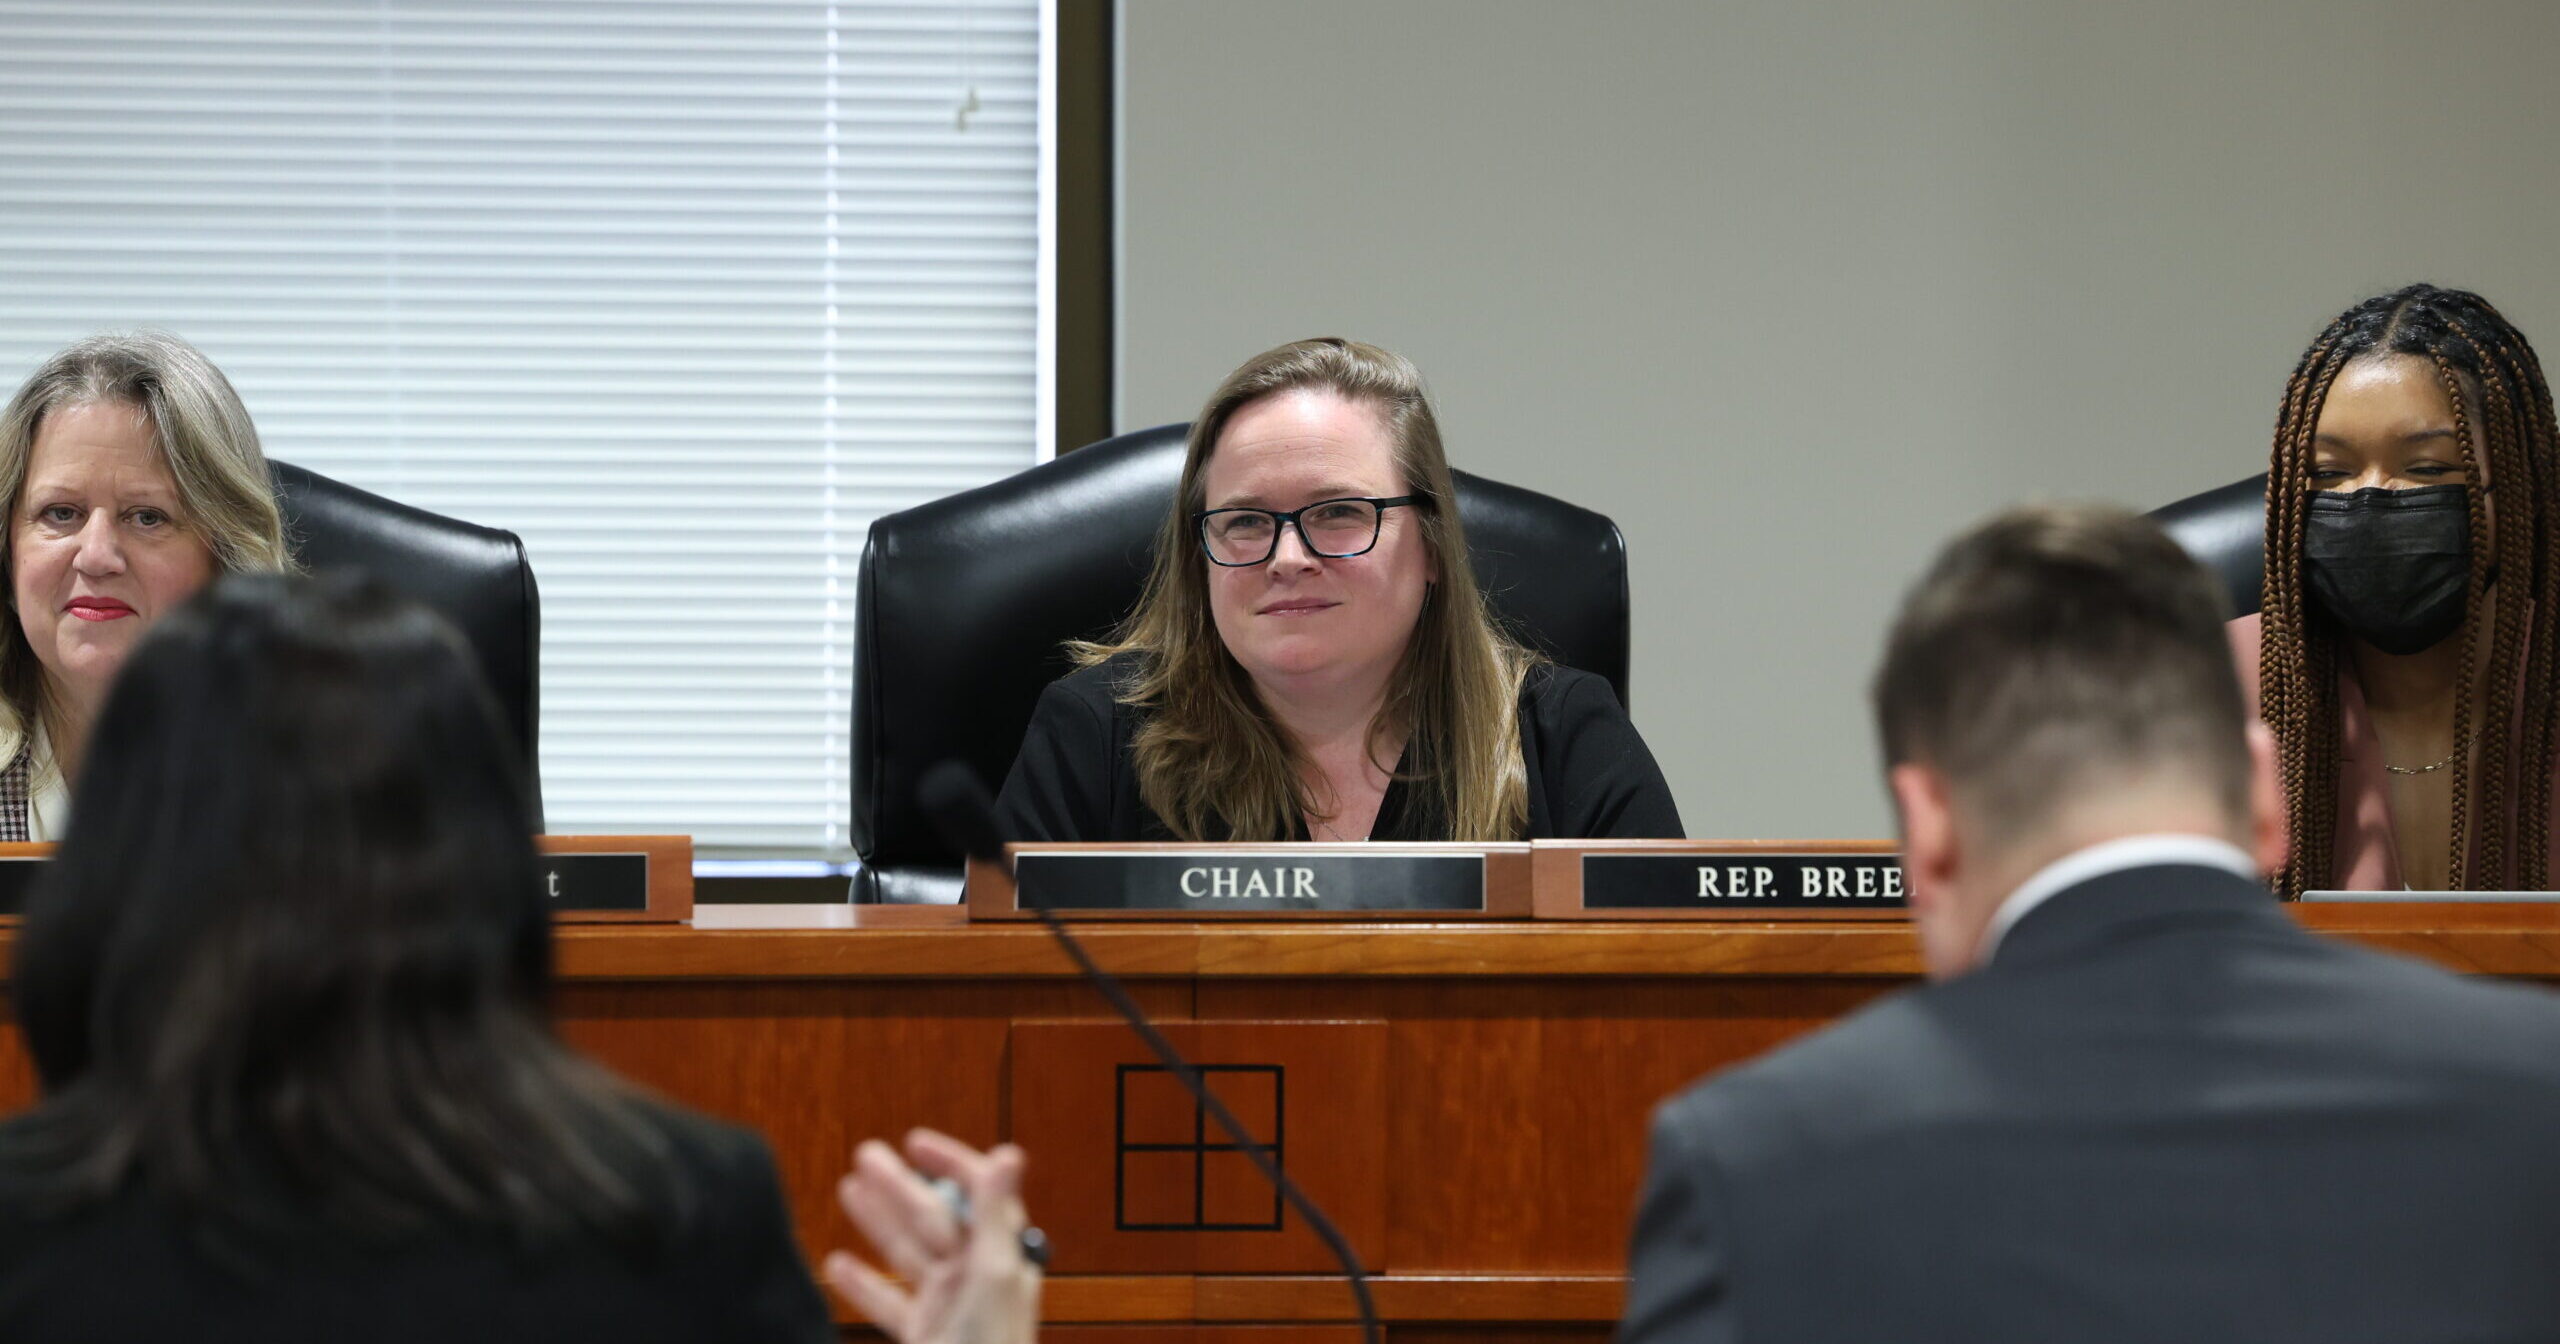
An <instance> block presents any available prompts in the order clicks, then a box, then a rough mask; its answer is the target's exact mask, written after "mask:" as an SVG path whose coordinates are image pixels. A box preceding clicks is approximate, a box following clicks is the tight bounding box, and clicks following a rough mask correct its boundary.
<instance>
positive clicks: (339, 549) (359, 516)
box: [267, 461, 542, 831]
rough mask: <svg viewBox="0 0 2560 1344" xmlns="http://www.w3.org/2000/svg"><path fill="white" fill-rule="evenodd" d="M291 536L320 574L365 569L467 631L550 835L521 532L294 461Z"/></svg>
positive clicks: (286, 501) (536, 638)
mask: <svg viewBox="0 0 2560 1344" xmlns="http://www.w3.org/2000/svg"><path fill="white" fill-rule="evenodd" d="M267 465H268V471H269V474H271V475H272V476H273V477H274V478H275V483H276V502H277V503H278V504H279V505H280V506H281V507H282V508H283V510H284V534H285V540H286V543H287V544H288V545H290V546H291V547H292V549H293V554H294V556H295V558H297V559H299V560H300V561H302V563H303V566H304V567H305V568H307V569H311V570H314V571H319V570H331V569H356V570H361V571H363V572H364V573H366V574H369V575H371V576H373V577H374V578H375V579H377V580H379V581H381V582H382V583H383V584H385V585H386V586H388V587H389V588H390V589H391V590H392V591H394V592H396V593H399V594H400V595H402V596H403V597H407V598H410V599H412V600H415V601H418V602H422V603H424V604H426V605H427V606H428V607H430V608H433V609H434V610H435V611H436V612H437V613H438V614H439V615H442V616H443V617H444V618H445V619H446V620H449V621H451V622H453V623H454V625H455V627H456V628H458V629H460V630H461V631H462V637H463V638H464V639H466V640H468V641H469V642H470V644H471V651H472V652H473V653H474V654H476V655H477V656H478V658H479V660H480V671H481V674H482V675H484V676H486V677H487V678H488V679H489V689H490V690H491V691H493V692H495V693H496V695H497V698H498V708H499V710H500V712H501V713H502V715H503V716H504V718H505V719H506V724H507V727H508V728H509V729H510V730H512V731H513V733H514V735H515V742H516V746H517V747H518V749H519V750H521V751H522V753H523V757H524V778H525V785H526V792H527V793H528V794H529V795H530V796H531V798H532V799H533V827H534V829H535V830H537V831H539V830H541V829H542V769H541V761H540V758H539V756H538V754H537V752H536V744H537V742H538V741H539V739H538V738H537V737H536V735H535V734H536V729H537V726H538V724H539V718H540V707H541V690H542V674H541V668H542V600H541V597H540V596H539V595H538V594H537V593H536V592H535V591H534V586H533V566H532V565H531V564H530V563H528V562H527V561H526V559H525V555H524V542H523V541H522V540H521V539H520V538H518V537H517V536H516V534H515V533H513V532H503V531H500V530H498V529H497V528H494V527H480V526H477V525H475V524H471V523H466V522H462V521H460V520H458V519H453V518H447V517H444V516H442V515H440V514H433V513H429V512H427V511H426V510H424V509H413V508H411V507H409V506H408V505H406V504H401V503H398V502H396V501H393V500H388V499H384V498H383V497H382V496H380V495H376V494H371V493H368V492H366V491H363V490H358V489H357V488H355V487H354V486H352V485H348V484H346V483H345V482H343V481H333V480H331V479H329V478H328V477H326V476H323V475H321V474H320V473H318V472H316V471H307V470H305V469H303V468H301V467H297V466H294V465H292V464H290V463H286V462H273V461H271V462H269V463H268V464H267Z"/></svg>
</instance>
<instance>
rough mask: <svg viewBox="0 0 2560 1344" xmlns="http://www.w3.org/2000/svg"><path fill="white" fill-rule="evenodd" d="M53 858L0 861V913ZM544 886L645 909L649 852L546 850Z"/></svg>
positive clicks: (570, 905) (9, 911) (589, 906)
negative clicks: (587, 852)
mask: <svg viewBox="0 0 2560 1344" xmlns="http://www.w3.org/2000/svg"><path fill="white" fill-rule="evenodd" d="M49 862H51V860H49V859H0V915H21V914H25V913H26V909H27V893H28V891H30V890H31V889H32V888H33V887H34V886H35V880H36V875H37V874H38V873H41V872H42V871H44V865H45V864H47V863H49ZM541 864H542V888H543V891H544V892H545V894H547V895H548V896H549V897H550V898H551V908H552V909H554V910H646V909H648V908H649V856H648V855H646V854H640V853H631V854H545V855H542V856H541Z"/></svg>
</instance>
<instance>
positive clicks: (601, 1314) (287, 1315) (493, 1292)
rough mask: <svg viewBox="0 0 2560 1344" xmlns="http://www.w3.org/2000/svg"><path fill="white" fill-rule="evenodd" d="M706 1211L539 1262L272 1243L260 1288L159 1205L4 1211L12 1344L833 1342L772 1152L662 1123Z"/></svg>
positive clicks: (682, 1123) (499, 1253) (504, 1254)
mask: <svg viewBox="0 0 2560 1344" xmlns="http://www.w3.org/2000/svg"><path fill="white" fill-rule="evenodd" d="M668 1132H669V1134H670V1135H671V1137H672V1139H673V1141H674V1151H675V1153H676V1154H677V1160H679V1161H681V1162H682V1163H684V1165H685V1166H686V1168H687V1169H688V1170H689V1171H691V1172H692V1173H693V1174H694V1176H695V1181H694V1189H695V1190H696V1192H697V1193H696V1200H697V1202H698V1204H699V1206H700V1207H699V1209H698V1210H697V1211H696V1213H695V1215H694V1216H693V1217H691V1218H690V1219H687V1220H684V1221H683V1222H682V1223H681V1224H680V1225H678V1226H677V1227H676V1228H675V1229H674V1236H673V1238H672V1240H671V1241H670V1243H669V1244H668V1245H667V1246H666V1247H665V1248H664V1249H663V1251H661V1252H660V1253H657V1254H654V1255H650V1256H647V1257H644V1258H642V1259H639V1260H636V1261H635V1260H631V1259H624V1258H620V1257H618V1256H616V1255H614V1254H612V1253H610V1252H608V1251H607V1250H606V1249H604V1248H603V1247H601V1246H587V1247H569V1248H564V1249H560V1250H555V1251H551V1252H548V1253H544V1254H540V1255H532V1254H526V1253H521V1252H517V1251H514V1250H512V1249H510V1248H508V1247H506V1246H503V1245H497V1244H490V1243H487V1242H475V1241H462V1240H445V1241H438V1242H428V1243H414V1244H404V1245H402V1246H400V1247H399V1248H397V1249H382V1250H372V1251H367V1250H358V1249H352V1248H350V1247H348V1246H346V1245H344V1244H341V1243H339V1242H336V1241H334V1240H330V1239H321V1238H313V1239H310V1240H308V1241H295V1242H292V1243H289V1244H286V1245H283V1246H280V1247H270V1248H268V1250H267V1251H266V1252H265V1253H264V1254H262V1255H261V1256H260V1258H259V1261H258V1263H259V1264H261V1265H265V1266H271V1268H268V1269H265V1270H263V1271H261V1272H260V1273H259V1275H258V1276H257V1277H243V1276H242V1273H241V1272H240V1271H238V1270H237V1269H234V1268H230V1267H226V1266H224V1265H221V1264H218V1263H216V1262H215V1260H214V1259H213V1258H212V1257H210V1256H208V1255H207V1254H206V1252H205V1250H204V1248H203V1247H202V1245H201V1244H200V1242H199V1241H198V1240H197V1238H196V1237H195V1236H194V1235H192V1234H191V1233H190V1232H189V1231H188V1230H187V1229H186V1228H185V1227H184V1226H183V1225H182V1224H181V1222H180V1220H179V1219H178V1218H176V1217H175V1216H174V1215H172V1214H171V1213H170V1212H169V1211H168V1210H167V1209H166V1208H165V1207H160V1206H156V1205H154V1204H153V1203H152V1202H151V1201H149V1200H147V1199H145V1198H143V1197H141V1196H138V1195H130V1194H128V1195H126V1196H124V1197H121V1198H118V1199H116V1200H114V1201H112V1202H110V1203H108V1204H106V1205H103V1206H99V1207H95V1208H91V1209H88V1210H86V1211H84V1212H81V1213H79V1214H75V1215H71V1216H64V1217H53V1218H40V1217H37V1216H34V1215H33V1214H32V1213H30V1211H28V1210H27V1209H25V1208H22V1207H7V1208H0V1339H5V1340H7V1341H9V1344H75V1342H77V1344H90V1342H91V1341H95V1342H96V1344H107V1341H126V1340H167V1339H185V1340H192V1341H196V1342H197V1344H234V1342H235V1341H236V1344H296V1342H297V1341H311V1344H324V1342H325V1344H342V1342H343V1341H348V1340H363V1341H366V1344H409V1342H410V1341H416V1344H455V1342H456V1341H461V1342H462V1344H510V1342H511V1341H518V1340H521V1341H524V1342H525V1344H566V1342H568V1341H589V1340H592V1341H597V1342H598V1344H644V1342H650V1341H664V1344H699V1341H703V1340H720V1341H723V1342H724V1344H726V1342H727V1341H738V1342H739V1344H763V1342H766V1341H771V1342H772V1344H784V1342H786V1341H787V1342H788V1344H820V1342H821V1341H826V1342H827V1344H832V1342H833V1341H834V1340H835V1338H836V1331H835V1328H834V1326H833V1325H832V1324H831V1323H830V1322H829V1320H828V1317H827V1309H826V1304H825V1303H824V1302H823V1301H822V1300H821V1299H820V1298H819V1296H818V1290H817V1285H816V1283H815V1282H814V1281H813V1280H812V1279H811V1278H810V1276H809V1270H808V1267H807V1266H806V1265H805V1264H804V1263H802V1261H801V1259H800V1252H799V1249H798V1248H797V1247H796V1246H795V1245H794V1244H793V1242H792V1239H791V1219H790V1215H789V1214H788V1213H787V1212H786V1211H785V1210H784V1207H783V1201H782V1190H781V1186H780V1183H779V1182H778V1181H777V1180H776V1179H775V1176H774V1168H773V1158H772V1156H771V1155H770V1154H769V1153H768V1152H767V1151H766V1149H765V1145H764V1141H763V1140H761V1139H759V1138H757V1137H756V1136H754V1135H753V1134H750V1133H748V1132H747V1131H745V1130H741V1129H732V1128H730V1127H729V1126H726V1125H720V1124H715V1123H713V1122H711V1121H708V1120H702V1119H698V1118H691V1117H682V1116H671V1117H670V1123H669V1125H668Z"/></svg>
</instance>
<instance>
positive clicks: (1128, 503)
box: [853, 425, 1627, 904]
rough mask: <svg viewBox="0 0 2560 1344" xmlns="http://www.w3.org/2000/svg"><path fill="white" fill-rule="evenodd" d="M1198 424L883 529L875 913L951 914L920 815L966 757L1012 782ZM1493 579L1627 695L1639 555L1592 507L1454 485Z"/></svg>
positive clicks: (866, 842)
mask: <svg viewBox="0 0 2560 1344" xmlns="http://www.w3.org/2000/svg"><path fill="white" fill-rule="evenodd" d="M1189 429H1190V427H1189V426H1188V425H1162V426H1159V427H1157V428H1155V429H1148V430H1141V431H1139V432H1137V433H1134V434H1123V435H1121V436H1120V437H1118V438H1116V439H1106V440H1104V441H1102V442H1100V443H1097V444H1093V445H1091V446H1090V447H1086V448H1080V449H1077V450H1076V451H1074V452H1072V453H1067V454H1064V455H1062V456H1060V457H1059V458H1057V459H1056V460H1055V461H1051V462H1047V463H1043V464H1041V465H1040V466H1036V467H1033V468H1030V469H1029V470H1027V471H1023V472H1019V473H1016V474H1015V475H1013V476H1010V477H1007V478H1006V479H1004V480H1001V481H997V482H995V483H994V484H992V485H986V486H981V487H979V488H978V489H975V490H969V491H965V492H963V493H960V494H957V495H953V496H951V497H949V498H947V499H939V500H936V501H934V502H933V503H930V504H924V505H920V506H918V507H916V508H912V509H907V510H905V511H903V512H899V513H893V514H890V515H888V516H886V517H884V518H881V519H880V520H879V521H877V522H875V523H873V524H872V525H871V537H870V541H869V543H868V544H867V545H866V546H865V547H864V548H863V553H862V580H861V587H860V590H859V595H858V597H857V612H856V617H855V627H854V629H855V634H854V650H853V843H854V848H855V850H856V852H858V853H859V854H860V855H861V857H862V867H861V869H860V871H859V872H857V873H856V874H855V877H854V884H853V898H854V899H855V900H857V901H885V902H895V903H913V904H928V903H949V902H953V901H957V900H958V899H959V898H960V884H961V880H960V871H961V870H960V858H959V855H958V854H957V853H955V852H954V851H953V850H951V849H950V848H949V847H947V846H946V845H944V844H943V843H942V840H941V838H940V837H939V836H938V835H937V834H936V833H935V830H934V827H933V824H932V822H931V821H930V820H929V819H928V818H926V817H925V816H924V815H923V813H922V812H921V811H920V810H919V809H918V808H917V806H916V782H917V781H918V780H919V779H920V778H921V777H922V776H923V774H924V772H925V771H926V770H927V769H929V768H930V767H932V766H933V765H934V764H935V763H937V762H940V761H944V760H959V761H962V762H964V763H966V764H967V765H968V766H970V767H971V768H972V769H974V770H976V771H977V773H978V776H979V778H981V779H983V780H985V781H986V782H987V786H988V787H989V788H990V789H993V788H995V787H997V786H998V785H1000V784H1001V783H1002V782H1003V781H1004V777H1005V774H1006V772H1007V771H1009V770H1010V769H1011V768H1012V766H1013V758H1014V755H1015V753H1016V752H1017V751H1019V750H1020V748H1021V746H1022V733H1023V729H1024V728H1025V727H1027V726H1028V725H1029V724H1030V722H1031V709H1032V705H1033V702H1035V701H1037V700H1038V699H1039V697H1040V691H1041V688H1042V687H1045V686H1047V685H1048V684H1049V683H1050V682H1051V681H1054V680H1056V679H1057V678H1059V677H1061V676H1064V675H1066V673H1067V672H1068V671H1070V670H1071V668H1070V666H1069V664H1068V662H1067V660H1066V656H1065V654H1064V653H1063V652H1062V651H1061V650H1060V648H1059V646H1060V644H1062V643H1063V642H1064V641H1066V640H1069V639H1073V638H1078V637H1092V636H1098V635H1101V634H1104V633H1106V632H1108V631H1109V630H1110V629H1111V628H1112V627H1113V626H1114V625H1116V624H1118V622H1119V621H1120V620H1121V618H1122V617H1124V616H1125V615H1127V614H1128V611H1129V609H1130V608H1131V607H1132V606H1134V605H1136V603H1137V600H1138V593H1139V590H1140V589H1141V588H1142V587H1143V586H1144V585H1145V583H1146V576H1147V570H1148V568H1149V566H1150V565H1151V564H1152V562H1153V559H1154V547H1155V538H1156V530H1157V528H1158V527H1160V526H1161V525H1162V524H1163V522H1164V515H1165V511H1166V510H1167V509H1169V508H1171V507H1172V506H1173V490H1174V485H1175V483H1176V481H1177V479H1178V478H1179V477H1180V476H1181V474H1182V453H1183V437H1184V435H1185V434H1186V433H1188V432H1189ZM1456 475H1457V486H1458V514H1459V517H1460V518H1462V519H1463V520H1464V521H1465V523H1466V529H1467V551H1468V555H1469V557H1470V559H1471V560H1472V561H1473V563H1474V567H1475V573H1476V580H1477V582H1478V583H1479V584H1481V585H1482V586H1483V588H1484V591H1485V593H1486V595H1487V597H1488V598H1489V599H1490V600H1491V602H1492V605H1493V608H1494V610H1495V611H1496V612H1497V613H1498V614H1499V615H1500V617H1501V618H1502V619H1503V620H1504V621H1505V623H1506V624H1507V625H1508V626H1509V627H1510V629H1511V630H1512V632H1513V633H1514V634H1515V635H1516V636H1518V637H1520V638H1522V639H1523V640H1525V641H1526V642H1528V643H1529V644H1531V645H1532V646H1534V647H1536V648H1538V649H1539V650H1541V651H1543V652H1544V653H1546V654H1547V656H1549V657H1551V658H1553V659H1555V660H1556V661H1557V662H1560V663H1564V664H1567V665H1569V666H1572V667H1578V668H1581V669H1583V670H1585V671H1588V672H1592V673H1595V674H1597V675H1599V676H1602V677H1605V678H1607V679H1608V681H1609V684H1610V685H1611V686H1612V687H1614V688H1615V689H1616V690H1617V693H1618V698H1619V700H1620V701H1624V700H1625V699H1626V698H1627V556H1626V545H1625V543H1624V541H1623V540H1621V539H1620V537H1619V535H1618V525H1617V524H1616V523H1613V522H1611V521H1610V520H1609V519H1608V518H1606V517H1605V516H1603V515H1601V514H1597V513H1594V512H1592V511H1591V510H1589V509H1584V508H1577V507H1575V506H1574V505H1571V504H1567V503H1565V502H1564V501H1562V500H1559V499H1553V498H1550V497H1548V496H1546V495H1542V494H1538V493H1537V492H1535V491H1531V490H1523V489H1521V488H1519V487H1517V486H1510V485H1503V484H1500V483H1498V482H1494V481H1488V480H1484V479H1482V478H1479V477H1475V476H1470V475H1468V474H1466V473H1465V472H1459V473H1456Z"/></svg>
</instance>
